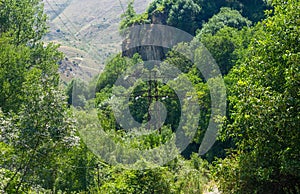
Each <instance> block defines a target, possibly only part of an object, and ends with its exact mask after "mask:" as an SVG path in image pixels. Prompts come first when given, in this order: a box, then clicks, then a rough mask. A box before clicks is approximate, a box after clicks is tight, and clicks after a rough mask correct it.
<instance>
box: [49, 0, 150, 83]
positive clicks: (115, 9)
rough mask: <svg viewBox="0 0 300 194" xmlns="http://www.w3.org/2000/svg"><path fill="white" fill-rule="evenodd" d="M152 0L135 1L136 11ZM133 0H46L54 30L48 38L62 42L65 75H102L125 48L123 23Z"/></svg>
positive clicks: (51, 29)
mask: <svg viewBox="0 0 300 194" xmlns="http://www.w3.org/2000/svg"><path fill="white" fill-rule="evenodd" d="M150 1H151V0H135V9H136V12H138V13H141V12H143V11H144V10H145V8H146V7H147V6H148V4H149V3H150ZM128 2H129V0H120V1H112V0H98V1H95V0H84V1H82V0H44V4H45V11H46V13H47V14H48V16H49V19H50V21H49V26H50V32H49V33H48V35H47V37H46V38H45V40H46V41H54V42H57V43H59V44H61V45H62V47H61V50H62V51H63V52H64V53H65V54H66V59H67V60H64V61H63V62H62V68H61V72H62V77H63V78H64V79H66V80H68V79H70V78H72V77H80V78H83V79H88V78H91V77H92V76H94V75H96V74H98V73H99V72H100V71H101V70H102V69H103V67H104V64H105V61H106V60H107V58H108V57H109V56H111V55H112V54H115V53H118V52H120V51H121V37H120V36H119V31H118V27H119V22H120V20H121V14H122V13H123V10H125V9H126V7H127V4H128Z"/></svg>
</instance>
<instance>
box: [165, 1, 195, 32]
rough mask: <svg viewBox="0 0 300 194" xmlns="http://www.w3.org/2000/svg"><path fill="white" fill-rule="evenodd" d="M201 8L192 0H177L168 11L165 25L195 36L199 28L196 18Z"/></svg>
mask: <svg viewBox="0 0 300 194" xmlns="http://www.w3.org/2000/svg"><path fill="white" fill-rule="evenodd" d="M200 11H201V7H200V6H199V5H197V4H196V3H195V2H194V1H193V0H178V1H176V2H175V3H174V4H173V5H172V6H171V9H170V12H169V15H168V19H167V24H168V25H170V26H174V27H176V28H179V29H181V30H184V31H186V32H188V33H190V34H195V31H196V29H198V28H199V24H198V23H197V17H198V15H199V13H200Z"/></svg>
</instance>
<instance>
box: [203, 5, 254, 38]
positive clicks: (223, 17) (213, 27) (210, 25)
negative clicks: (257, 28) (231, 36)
mask: <svg viewBox="0 0 300 194" xmlns="http://www.w3.org/2000/svg"><path fill="white" fill-rule="evenodd" d="M251 23H252V22H251V21H250V20H248V19H247V18H244V17H243V16H242V15H241V14H240V13H239V12H238V11H237V10H233V9H231V8H228V7H223V8H221V11H220V12H219V13H218V14H216V15H214V16H213V17H212V18H210V19H209V20H208V22H207V23H205V24H204V25H203V27H202V28H201V31H200V32H199V35H198V36H200V37H201V36H202V35H206V34H212V35H214V34H216V33H217V32H218V31H219V30H220V29H222V28H224V27H225V26H228V27H232V28H237V29H239V30H240V29H242V28H243V27H244V26H246V27H249V26H250V25H251Z"/></svg>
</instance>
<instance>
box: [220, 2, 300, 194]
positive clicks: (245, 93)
mask: <svg viewBox="0 0 300 194" xmlns="http://www.w3.org/2000/svg"><path fill="white" fill-rule="evenodd" d="M273 5H274V10H275V11H274V12H272V11H269V12H268V18H267V19H266V20H264V21H263V22H262V23H261V24H258V25H257V26H256V28H257V29H258V30H257V32H256V33H257V35H256V39H254V40H253V41H252V44H251V47H249V49H248V56H249V58H248V59H245V61H244V62H243V64H242V65H240V66H237V67H235V68H234V70H233V71H232V72H231V73H230V75H229V77H228V78H227V79H228V83H229V84H230V88H229V92H230V98H229V100H230V107H232V109H231V114H230V115H231V118H230V119H231V120H232V122H231V124H230V125H228V126H227V128H225V129H224V130H223V135H224V137H225V138H233V139H234V141H235V144H236V146H237V148H236V149H235V150H234V151H233V153H232V154H231V156H229V157H228V158H227V159H226V160H224V161H223V162H221V164H222V165H221V166H220V169H219V172H218V173H217V177H216V179H219V180H220V182H221V185H220V186H221V189H222V190H223V191H224V192H228V193H229V192H233V193H297V192H299V189H300V184H299V179H300V177H299V175H300V161H299V158H300V155H299V153H300V150H299V148H300V132H299V126H300V123H299V121H300V120H299V118H300V115H299V112H300V111H299V107H300V106H299V105H300V100H299V99H300V98H299V94H300V90H299V83H300V77H299V57H300V55H299V53H300V52H299V51H300V50H299V48H300V47H299V41H297V40H299V38H300V36H299V34H300V28H299V20H300V14H299V13H300V12H299V7H300V2H299V1H297V0H288V1H281V0H278V1H273ZM228 169H231V170H228ZM233 181H234V182H235V183H238V184H233Z"/></svg>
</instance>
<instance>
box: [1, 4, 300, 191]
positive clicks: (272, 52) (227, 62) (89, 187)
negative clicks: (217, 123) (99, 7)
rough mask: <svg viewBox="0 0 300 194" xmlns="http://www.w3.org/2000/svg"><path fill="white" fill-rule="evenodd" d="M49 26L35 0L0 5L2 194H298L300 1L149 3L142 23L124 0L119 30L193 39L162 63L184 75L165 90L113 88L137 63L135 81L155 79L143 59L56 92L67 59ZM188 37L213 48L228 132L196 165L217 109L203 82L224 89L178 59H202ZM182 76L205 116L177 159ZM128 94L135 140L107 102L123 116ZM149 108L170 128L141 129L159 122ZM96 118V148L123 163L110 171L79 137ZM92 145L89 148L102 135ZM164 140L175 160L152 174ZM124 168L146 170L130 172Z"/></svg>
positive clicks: (116, 61)
mask: <svg viewBox="0 0 300 194" xmlns="http://www.w3.org/2000/svg"><path fill="white" fill-rule="evenodd" d="M268 9H269V10H268ZM264 12H265V15H264ZM46 18H47V17H46V15H45V14H44V13H43V6H42V4H41V1H39V0H23V1H18V0H2V1H0V153H1V158H0V192H1V193H203V192H204V191H207V190H208V189H209V188H208V187H209V186H212V187H218V189H219V191H221V192H222V193H275V194H276V193H278V194H279V193H299V192H300V160H299V158H300V131H299V130H300V114H299V113H300V110H299V107H300V97H299V95H300V89H299V88H300V87H299V86H300V73H299V72H300V71H299V64H300V50H299V49H300V45H299V41H300V2H299V1H298V0H286V1H283V0H273V1H268V2H266V1H263V0H256V1H251V2H249V1H246V0H239V1H238V0H233V1H221V0H216V1H206V0H154V1H153V2H152V3H151V4H150V5H149V7H148V9H147V11H146V12H145V13H142V14H136V12H135V11H134V7H133V1H131V2H130V3H129V4H128V8H127V11H126V12H125V13H124V14H123V15H122V19H123V20H122V22H121V24H120V31H121V32H122V33H123V32H126V28H127V27H130V26H133V25H138V24H148V23H154V24H157V23H158V24H167V25H171V26H174V27H177V28H179V29H181V30H184V31H186V32H188V33H190V34H192V35H195V37H194V40H193V41H191V42H190V43H180V44H178V45H176V46H175V47H174V48H172V49H171V50H170V51H169V52H168V53H167V54H166V56H165V57H164V59H163V60H164V62H163V65H162V67H165V68H166V64H170V65H172V66H174V67H176V68H178V69H179V70H180V71H181V72H182V75H180V76H179V77H178V78H176V79H173V80H171V81H170V84H169V85H167V84H164V83H163V82H162V81H142V80H141V79H134V78H128V80H129V81H130V80H134V82H135V83H136V85H134V86H131V87H129V88H126V87H125V85H124V86H118V87H114V84H115V82H116V81H117V79H118V78H119V76H120V75H121V74H123V73H124V72H125V71H126V70H128V69H130V67H133V66H134V65H136V64H140V66H138V68H137V69H134V70H133V71H135V72H133V73H137V72H143V73H149V72H155V74H156V75H158V76H162V74H160V71H159V69H158V68H156V67H154V66H153V65H149V64H147V63H146V62H143V60H142V58H143V56H141V53H139V52H138V50H137V53H135V54H134V55H133V57H131V58H129V57H126V56H122V55H121V54H118V55H116V56H114V57H113V58H112V59H111V60H110V61H109V62H108V63H107V64H106V67H105V69H104V72H103V73H102V74H101V75H100V76H99V77H97V78H95V79H93V80H92V81H91V82H90V83H85V82H83V81H81V80H77V79H74V80H72V81H71V82H70V83H69V84H68V85H67V87H66V89H65V90H63V89H62V88H61V86H60V80H59V74H58V64H59V61H60V60H62V59H63V54H62V53H60V52H59V51H58V50H57V49H58V46H57V45H54V44H52V43H48V44H46V43H44V42H43V41H42V37H43V36H44V35H45V34H46V33H47V25H46ZM126 33H130V32H126ZM123 35H124V34H123ZM195 40H198V41H200V42H202V43H203V44H204V45H205V46H206V48H207V49H208V50H209V51H210V53H211V54H212V56H213V57H214V59H215V60H216V62H217V64H218V66H219V68H220V70H221V73H222V75H223V77H224V80H225V83H226V87H227V104H228V106H227V110H226V111H227V115H226V118H217V119H219V120H222V121H224V123H225V124H224V125H223V126H222V128H221V129H220V132H219V134H218V140H217V142H216V143H215V145H214V146H213V147H212V149H211V150H210V151H208V152H207V153H206V154H205V155H203V156H199V155H198V149H199V146H200V144H201V142H202V140H203V137H204V134H205V132H206V129H207V127H208V123H209V120H210V117H211V116H210V115H211V112H212V108H211V97H210V95H211V92H212V91H210V85H209V83H210V84H214V86H215V87H216V88H217V89H218V88H219V86H218V85H215V84H216V82H215V80H205V78H204V76H203V75H202V74H201V72H200V71H199V70H198V69H197V67H196V65H195V64H194V63H193V62H192V61H190V60H189V59H187V58H186V57H184V56H182V54H180V53H181V52H180V51H183V50H190V51H191V53H190V54H191V55H192V56H194V61H199V60H201V58H199V56H201V55H199V53H200V52H201V48H194V47H195V45H194V44H193V42H194V41H195ZM131 73H132V72H131ZM173 76H174V75H173ZM162 79H163V78H162ZM186 79H188V80H190V82H191V83H192V84H193V87H194V91H193V92H190V93H185V96H184V99H188V98H190V99H189V100H192V101H193V102H194V103H197V105H199V107H200V109H201V111H200V112H199V115H195V116H199V120H197V121H196V123H197V130H196V134H195V135H193V138H192V142H191V143H190V145H189V146H188V147H187V148H186V149H185V150H183V152H182V153H178V150H176V149H175V148H174V147H172V146H173V144H174V142H172V141H173V140H174V136H175V135H176V134H175V133H174V132H175V131H176V129H177V128H178V126H179V125H180V119H181V117H182V114H183V112H185V111H189V110H187V109H188V107H187V106H185V104H184V103H183V104H181V102H180V99H179V97H178V96H176V90H177V89H182V90H187V89H186V88H185V85H184V83H185V80H186ZM170 85H171V86H173V87H170ZM95 90H96V91H95ZM130 90H132V91H133V92H132V93H131V96H129V103H128V106H129V111H130V113H131V115H132V117H133V118H134V120H135V121H137V122H138V123H140V124H141V126H142V129H133V131H128V130H126V129H124V126H122V125H121V124H120V123H119V122H117V121H116V112H114V111H113V107H112V106H111V104H110V103H109V102H115V103H118V104H121V105H123V106H124V109H125V105H127V104H126V102H125V101H122V100H116V98H117V97H118V95H119V96H122V95H123V96H125V94H126V92H128V91H130ZM95 93H96V94H95ZM94 94H95V95H94ZM196 97H197V98H196ZM194 98H195V99H194ZM156 101H159V102H161V104H163V105H164V106H165V109H166V115H165V116H166V120H165V122H164V123H163V125H162V126H160V127H159V130H156V131H154V132H153V133H149V129H150V128H149V127H148V126H147V125H143V124H145V123H147V122H148V121H149V120H151V118H152V117H155V116H156V115H155V114H150V113H152V112H151V111H150V113H149V109H150V110H152V108H153V106H155V105H154V102H156ZM94 105H96V108H97V112H96V113H95V114H93V112H92V111H91V108H92V107H93V106H94ZM121 110H122V108H120V110H119V111H120V112H121ZM121 113H122V112H121ZM197 114H198V113H197ZM121 116H122V115H121ZM123 116H124V115H123ZM121 118H123V117H121ZM156 119H158V118H156ZM160 119H163V118H160ZM214 119H216V118H214ZM94 120H99V122H100V124H101V126H102V128H103V129H104V131H105V132H106V134H108V137H109V138H110V139H111V141H107V142H105V143H104V144H102V145H97V144H96V145H97V146H99V147H101V148H103V149H107V150H108V149H112V148H113V146H111V145H112V142H117V143H118V144H117V145H118V146H123V148H124V149H120V150H117V151H119V152H120V153H118V154H120V155H122V156H127V158H126V157H125V158H124V159H120V158H116V157H115V158H114V157H109V160H110V163H107V160H104V159H103V158H101V157H99V156H98V154H97V153H95V150H93V149H89V148H90V147H89V144H88V143H87V142H86V141H85V138H86V137H88V136H84V134H82V133H80V131H81V130H86V131H89V130H90V131H92V130H95V129H96V130H97V126H94V125H92V124H91V123H92V122H93V121H94ZM186 120H187V121H188V122H187V124H186V125H184V127H183V132H182V135H184V136H189V135H191V133H192V132H191V129H192V128H193V127H194V124H193V122H192V121H193V118H192V117H187V118H186ZM79 124H80V125H81V126H84V127H83V129H81V128H79V127H78V126H80V125H79ZM126 124H128V125H131V124H132V122H131V121H128V122H127V123H126ZM134 130H136V131H137V130H139V132H140V133H144V134H142V135H140V134H135V133H134V132H135V131H134ZM92 138H93V139H92V140H94V141H95V142H96V141H97V140H99V139H101V138H102V139H105V138H107V137H104V136H99V137H96V136H95V137H92ZM166 142H171V143H170V150H171V155H174V154H175V155H176V157H175V158H174V159H172V160H171V161H167V162H166V163H165V164H164V165H163V166H158V163H159V162H161V161H165V159H166V157H168V156H169V155H170V153H168V152H167V151H166V150H164V149H160V146H161V145H163V144H165V143H166ZM110 146H111V147H110ZM150 149H156V152H151V153H153V157H154V158H155V161H148V160H147V159H148V158H147V155H134V154H132V153H133V151H132V150H135V151H136V152H135V153H140V152H145V153H148V152H147V151H148V150H150ZM139 151H140V152H139ZM168 154H169V155H168ZM129 156H132V157H129ZM150 157H152V156H150ZM120 160H124V161H126V162H128V163H130V164H132V165H135V166H136V167H138V168H139V169H142V170H138V169H130V168H125V167H124V166H123V165H121V164H119V163H120ZM133 163H134V164H133ZM112 164H117V165H112Z"/></svg>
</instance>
